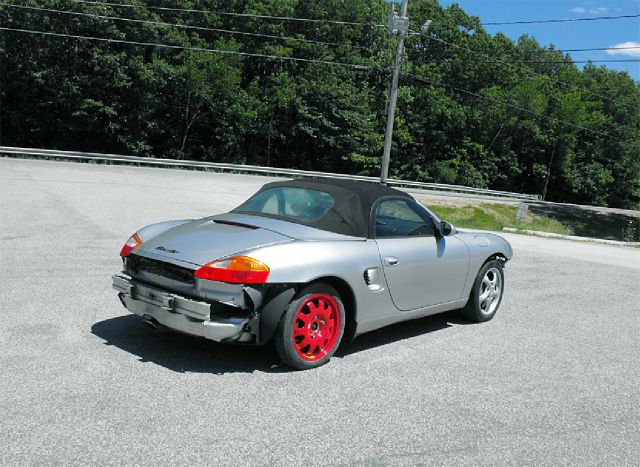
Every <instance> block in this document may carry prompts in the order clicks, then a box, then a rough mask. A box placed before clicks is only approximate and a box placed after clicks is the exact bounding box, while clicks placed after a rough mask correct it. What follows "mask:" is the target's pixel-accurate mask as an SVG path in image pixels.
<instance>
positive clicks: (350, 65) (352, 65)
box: [0, 27, 372, 70]
mask: <svg viewBox="0 0 640 467" xmlns="http://www.w3.org/2000/svg"><path fill="white" fill-rule="evenodd" d="M0 31H13V32H20V33H26V34H40V35H44V36H54V37H68V38H72V39H81V40H89V41H99V42H109V43H115V44H128V45H140V46H148V47H160V48H165V49H174V50H189V51H194V52H207V53H219V54H227V55H240V56H243V57H260V58H267V59H271V60H287V61H294V62H305V63H320V64H323V65H335V66H342V67H345V68H352V69H354V70H371V69H372V68H371V67H368V66H366V65H356V64H355V63H343V62H333V61H330V60H316V59H310V58H298V57H279V56H277V55H268V54H257V53H249V52H238V51H235V50H224V49H209V48H204V47H187V46H181V45H170V44H156V43H152V42H138V41H127V40H124V39H107V38H104V37H93V36H80V35H73V34H61V33H56V32H45V31H34V30H30V29H17V28H5V27H0Z"/></svg>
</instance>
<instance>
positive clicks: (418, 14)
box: [0, 0, 640, 208]
mask: <svg viewBox="0 0 640 467" xmlns="http://www.w3.org/2000/svg"><path fill="white" fill-rule="evenodd" d="M127 3H129V4H133V5H140V6H144V5H146V4H147V2H144V1H141V0H128V2H127ZM16 4H20V5H26V6H31V7H36V8H48V9H54V10H67V11H73V12H78V13H84V14H89V15H94V16H86V15H68V14H61V13H55V12H50V11H49V12H47V11H42V10H33V9H18V8H11V7H6V6H4V7H0V26H4V27H8V28H17V29H28V30H36V31H46V32H55V33H62V34H68V35H74V36H91V37H100V38H111V39H119V40H125V41H137V42H144V43H153V44H171V45H179V46H186V47H199V48H207V49H220V50H229V51H237V52H245V53H251V54H262V55H274V56H279V57H294V58H305V59H313V60H323V61H332V62H340V63H349V64H359V65H363V66H366V67H367V68H368V69H366V70H357V69H353V68H349V67H343V66H340V65H330V64H324V63H312V62H304V61H289V60H273V59H270V58H268V57H255V56H244V55H231V54H222V53H213V52H202V51H194V50H182V49H169V48H163V47H155V46H149V45H146V46H142V45H131V44H122V43H108V42H100V41H90V40H82V39H77V38H70V37H58V36H44V35H35V34H25V33H21V32H12V31H0V67H1V68H0V87H1V95H0V97H1V99H2V100H1V103H0V104H1V107H0V118H1V120H0V130H1V133H0V143H1V144H3V145H15V146H27V147H44V148H57V149H73V150H80V151H93V152H110V153H124V154H132V155H143V156H155V157H170V158H177V159H195V160H207V161H225V162H237V163H250V164H261V165H269V166H274V167H295V168H301V169H314V170H324V171H335V172H344V173H357V174H368V175H376V174H378V173H379V167H380V155H381V153H382V145H383V137H384V135H383V133H384V126H385V118H386V117H385V106H386V94H387V87H388V83H389V81H390V71H389V70H390V67H391V65H392V63H393V53H394V41H395V38H393V37H390V36H389V34H388V33H387V31H386V29H385V28H383V27H379V26H375V25H377V24H382V23H385V21H386V14H387V12H388V10H389V3H388V2H387V1H386V0H191V1H182V2H164V1H159V0H158V1H156V2H153V3H151V5H154V6H165V7H178V8H189V9H197V10H200V9H202V10H209V11H214V10H217V11H226V12H240V13H252V14H258V15H269V16H288V17H301V18H317V19H327V20H341V21H346V22H355V23H363V24H360V25H340V24H334V23H329V22H318V23H309V22H299V21H277V20H269V19H265V18H256V17H237V16H229V15H220V14H215V13H196V12H191V13H189V12H183V11H172V10H157V9H150V8H146V7H141V8H118V7H113V6H105V5H100V4H89V3H79V2H71V1H69V0H38V1H34V0H20V1H19V2H18V1H16ZM409 15H410V17H411V27H412V29H413V30H416V31H417V30H419V25H420V24H422V23H423V22H424V21H425V20H426V19H432V20H433V25H432V27H431V30H430V34H431V35H432V36H433V37H435V38H436V39H438V40H434V39H432V38H429V37H426V36H424V35H419V34H416V35H412V36H411V37H410V38H409V39H408V40H407V43H406V45H407V47H406V58H405V62H404V65H403V75H402V82H401V88H400V94H399V96H400V97H399V105H398V110H397V113H396V130H395V135H394V145H393V149H392V159H391V160H392V162H391V169H390V176H392V177H398V178H404V179H414V180H422V181H432V182H442V183H454V184H462V185H470V186H476V187H488V188H493V189H500V190H509V191H518V192H526V193H538V194H542V193H544V192H545V190H546V198H547V199H549V200H555V201H566V202H574V203H589V204H598V205H609V206H618V207H632V208H637V206H638V201H639V200H640V112H639V103H640V86H639V84H638V82H636V81H634V80H633V79H631V78H630V77H629V75H628V74H626V73H621V72H615V71H611V70H609V69H607V68H605V67H597V66H593V65H587V66H586V67H585V68H584V69H583V70H579V69H578V68H577V67H576V66H575V65H574V64H572V62H571V59H570V57H569V56H568V55H566V54H563V53H561V52H558V51H553V50H549V49H546V48H543V47H541V46H540V45H539V44H538V43H537V42H536V41H535V39H533V38H531V37H528V36H522V37H521V38H520V40H519V41H517V43H516V42H514V41H512V40H510V39H508V38H507V37H505V36H504V35H501V34H498V35H495V36H491V35H489V34H487V33H486V32H485V31H484V30H483V28H482V26H480V24H479V23H480V19H479V18H477V17H472V16H468V15H467V14H466V13H465V12H464V11H463V10H462V9H461V8H459V7H458V6H457V5H453V6H451V7H449V8H447V9H443V8H442V7H441V6H440V5H439V4H438V2H437V1H435V0H412V1H411V2H410V9H409ZM97 16H110V17H121V18H122V17H126V18H130V19H135V20H142V22H132V21H119V20H113V19H107V18H101V17H97ZM144 21H151V22H156V23H158V22H161V23H171V24H181V25H187V26H197V27H201V28H209V29H211V28H214V29H225V30H235V31H245V32H251V33H253V34H264V35H269V36H285V37H287V38H289V39H274V38H267V37H258V36H255V35H243V34H229V33H222V32H219V31H218V32H216V31H210V30H203V29H193V28H179V27H170V26H166V25H160V24H151V23H149V22H144ZM300 39H305V40H312V41H316V42H307V41H304V40H300ZM319 42H330V43H332V44H322V43H319ZM334 44H344V45H334ZM538 62H542V63H538ZM548 62H554V63H548ZM539 114H541V115H543V116H540V115H539ZM547 178H548V187H547Z"/></svg>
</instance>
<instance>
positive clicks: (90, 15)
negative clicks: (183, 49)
mask: <svg viewBox="0 0 640 467" xmlns="http://www.w3.org/2000/svg"><path fill="white" fill-rule="evenodd" d="M0 6H7V7H10V8H19V9H25V10H31V11H41V12H47V13H58V14H64V15H73V16H83V17H88V18H98V19H107V20H114V21H125V22H130V23H138V24H151V25H154V26H162V27H176V28H181V29H190V30H196V31H209V32H219V33H223V34H236V35H243V36H252V37H264V38H268V39H278V40H284V41H296V42H308V43H311V44H320V45H330V46H336V47H347V48H352V49H366V47H362V46H356V45H350V44H342V43H339V42H325V41H317V40H312V39H306V38H305V39H303V38H296V37H291V36H277V35H272V34H261V33H254V32H246V31H234V30H230V29H219V28H208V27H201V26H190V25H186V24H175V23H165V22H162V21H151V20H144V19H133V18H122V17H119V16H107V15H98V14H94V13H84V12H78V11H68V10H56V9H52V8H40V7H32V6H28V5H16V4H13V3H4V2H0Z"/></svg>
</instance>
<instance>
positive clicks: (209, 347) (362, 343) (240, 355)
mask: <svg viewBox="0 0 640 467" xmlns="http://www.w3.org/2000/svg"><path fill="white" fill-rule="evenodd" d="M452 323H453V324H467V323H468V322H467V321H464V320H462V319H461V318H459V317H458V315H457V314H455V313H444V314H441V315H436V316H430V317H426V318H420V319H417V320H412V321H407V322H403V323H398V324H394V325H392V326H388V327H385V328H383V329H379V330H377V331H373V332H370V333H367V334H364V335H362V336H360V337H358V338H357V339H355V340H354V341H353V342H350V343H348V342H345V343H344V344H343V345H341V346H340V348H339V349H338V351H337V352H336V357H338V358H342V357H345V356H347V355H350V354H355V353H358V352H361V351H363V350H368V349H371V348H374V347H380V346H384V345H386V344H391V343H393V342H397V341H400V340H404V339H409V338H412V337H416V336H419V335H422V334H427V333H431V332H435V331H439V330H443V329H446V328H448V327H451V325H452ZM91 332H92V333H93V334H94V335H95V336H97V337H99V338H101V339H103V340H104V341H105V345H109V346H115V347H117V348H119V349H121V350H124V351H125V352H128V353H130V354H132V355H135V356H137V357H138V359H139V361H140V362H152V363H155V364H156V365H160V366H163V367H165V368H167V369H169V370H172V371H175V372H178V373H211V374H225V373H253V372H254V371H262V372H267V373H286V372H290V371H293V370H291V369H290V368H289V367H287V366H285V365H283V364H282V363H281V362H280V359H279V358H278V354H277V352H276V350H275V346H274V345H271V344H270V345H265V346H249V345H233V344H218V343H217V342H213V341H210V340H206V339H203V338H198V337H193V336H187V335H184V334H179V333H175V332H169V331H159V332H158V331H152V330H151V329H149V328H147V327H146V326H145V325H144V323H143V322H142V320H141V319H140V318H139V317H137V316H135V315H125V316H118V317H116V318H110V319H106V320H104V321H99V322H97V323H95V324H93V326H91Z"/></svg>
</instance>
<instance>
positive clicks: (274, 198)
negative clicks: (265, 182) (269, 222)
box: [235, 187, 334, 222]
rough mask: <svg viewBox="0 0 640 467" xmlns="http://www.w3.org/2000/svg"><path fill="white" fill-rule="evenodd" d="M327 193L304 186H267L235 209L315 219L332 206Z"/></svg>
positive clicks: (331, 198) (299, 218)
mask: <svg viewBox="0 0 640 467" xmlns="http://www.w3.org/2000/svg"><path fill="white" fill-rule="evenodd" d="M333 202H334V199H333V196H331V195H330V194H329V193H325V192H323V191H317V190H308V189H305V188H287V187H279V188H269V189H267V190H264V191H261V192H259V193H257V194H256V195H254V196H252V197H251V198H249V199H248V200H247V201H246V202H245V203H244V204H242V205H241V206H239V207H238V208H237V209H235V211H241V212H253V213H260V214H270V215H274V216H282V217H289V218H292V219H298V220H303V221H311V222H313V221H317V220H318V219H320V218H321V217H322V216H324V215H325V214H326V213H327V212H328V211H329V209H331V206H333Z"/></svg>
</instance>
